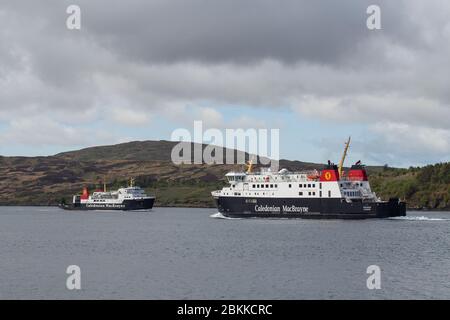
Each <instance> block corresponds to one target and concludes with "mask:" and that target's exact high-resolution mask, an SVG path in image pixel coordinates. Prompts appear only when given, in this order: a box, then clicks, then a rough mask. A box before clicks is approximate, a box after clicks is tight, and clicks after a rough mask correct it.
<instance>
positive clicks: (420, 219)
mask: <svg viewBox="0 0 450 320" xmlns="http://www.w3.org/2000/svg"><path fill="white" fill-rule="evenodd" d="M389 219H390V220H406V221H450V218H448V219H446V218H432V217H425V216H405V217H392V218H389Z"/></svg>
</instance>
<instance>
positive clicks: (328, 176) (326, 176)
mask: <svg viewBox="0 0 450 320" xmlns="http://www.w3.org/2000/svg"><path fill="white" fill-rule="evenodd" d="M325 179H327V180H330V179H331V172H325Z"/></svg>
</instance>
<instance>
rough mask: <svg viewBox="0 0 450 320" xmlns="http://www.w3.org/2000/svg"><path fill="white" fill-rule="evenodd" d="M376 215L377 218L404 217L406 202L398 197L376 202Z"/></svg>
mask: <svg viewBox="0 0 450 320" xmlns="http://www.w3.org/2000/svg"><path fill="white" fill-rule="evenodd" d="M376 215H377V217H379V218H390V217H404V216H406V202H404V201H400V200H399V199H398V198H390V199H389V201H383V202H380V203H378V204H377V211H376Z"/></svg>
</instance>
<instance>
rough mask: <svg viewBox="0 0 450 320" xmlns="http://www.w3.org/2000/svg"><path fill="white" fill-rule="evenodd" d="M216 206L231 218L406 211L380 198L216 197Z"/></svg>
mask: <svg viewBox="0 0 450 320" xmlns="http://www.w3.org/2000/svg"><path fill="white" fill-rule="evenodd" d="M215 201H216V205H217V208H218V210H219V212H220V213H222V215H224V216H226V217H231V218H250V217H258V218H303V219H368V218H388V217H398V216H405V215H406V204H405V203H404V202H400V201H398V199H391V200H389V201H383V202H364V203H363V202H361V201H359V202H350V203H349V202H346V201H343V200H341V199H335V198H331V199H323V198H322V199H321V198H246V197H217V198H215Z"/></svg>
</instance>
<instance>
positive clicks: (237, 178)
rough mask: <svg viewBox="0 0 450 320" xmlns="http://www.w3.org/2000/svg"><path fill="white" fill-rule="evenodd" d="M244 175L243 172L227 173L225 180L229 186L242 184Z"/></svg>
mask: <svg viewBox="0 0 450 320" xmlns="http://www.w3.org/2000/svg"><path fill="white" fill-rule="evenodd" d="M246 175H247V174H246V173H244V172H228V173H227V174H226V175H225V177H226V178H227V180H228V182H229V183H231V184H234V183H237V182H242V181H244V179H245V177H246Z"/></svg>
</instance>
